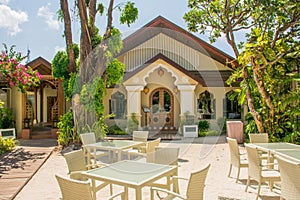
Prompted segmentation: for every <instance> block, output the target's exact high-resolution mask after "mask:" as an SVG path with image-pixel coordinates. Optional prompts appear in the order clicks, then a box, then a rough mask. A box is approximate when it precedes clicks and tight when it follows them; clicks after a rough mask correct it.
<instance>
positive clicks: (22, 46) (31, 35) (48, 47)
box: [0, 0, 233, 62]
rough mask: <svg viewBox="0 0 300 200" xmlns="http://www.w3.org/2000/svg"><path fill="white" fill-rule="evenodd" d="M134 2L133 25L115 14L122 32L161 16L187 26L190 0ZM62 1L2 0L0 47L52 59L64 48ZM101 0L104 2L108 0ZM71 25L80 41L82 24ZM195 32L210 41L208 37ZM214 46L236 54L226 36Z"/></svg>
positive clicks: (134, 28)
mask: <svg viewBox="0 0 300 200" xmlns="http://www.w3.org/2000/svg"><path fill="white" fill-rule="evenodd" d="M132 1H133V2H135V5H136V7H137V8H138V9H139V16H138V19H137V21H136V22H135V23H134V24H132V25H131V26H130V27H128V26H127V25H121V24H120V23H119V22H118V20H117V16H114V19H115V20H114V26H116V27H117V28H118V29H119V30H120V31H121V32H122V34H123V35H128V34H130V33H133V32H134V31H136V30H138V29H139V28H141V27H143V26H144V25H145V24H147V23H148V22H150V21H151V20H153V19H154V18H156V17H157V16H159V15H161V16H163V17H165V18H166V19H168V20H170V21H171V22H173V23H175V24H177V25H178V26H180V27H181V28H183V29H187V28H186V27H187V23H186V22H185V21H184V20H183V16H184V14H185V13H186V12H188V11H189V8H188V7H187V4H188V0H132ZM59 2H60V1H59V0H56V1H55V0H0V42H1V44H0V45H1V47H0V49H1V50H3V49H4V48H3V46H2V44H3V43H5V44H6V45H7V46H8V47H10V46H12V45H15V46H16V47H15V50H16V51H17V52H21V53H22V55H24V56H25V55H27V52H28V49H29V50H30V56H29V59H30V60H31V61H32V60H34V59H36V58H37V57H39V56H41V57H43V58H45V59H46V60H48V61H49V62H51V61H52V59H53V58H54V56H55V54H56V53H57V51H60V50H63V49H64V48H65V40H64V38H63V30H64V27H63V24H62V23H61V22H60V21H58V17H57V11H58V10H59V8H60V4H59ZM102 2H104V3H105V2H108V0H103V1H102ZM115 2H116V3H121V2H124V0H116V1H115ZM106 5H107V3H106ZM70 7H71V6H70ZM116 15H117V14H116ZM103 22H104V18H103V17H102V18H99V19H98V24H100V26H99V28H100V30H101V28H103V29H104V26H103V24H104V23H103ZM101 24H102V26H101ZM72 28H73V34H74V36H73V37H74V41H75V42H78V40H79V35H80V27H79V25H78V23H75V20H74V23H73V24H72ZM195 35H196V36H197V37H199V38H201V39H203V40H204V41H207V42H208V39H207V36H205V35H198V34H195ZM213 46H215V47H217V48H219V49H221V50H222V51H224V52H225V53H227V54H229V55H233V54H232V51H231V49H230V48H229V47H228V45H227V43H226V42H225V39H224V38H223V39H221V40H219V41H218V42H216V43H214V44H213Z"/></svg>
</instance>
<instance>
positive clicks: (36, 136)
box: [30, 131, 52, 139]
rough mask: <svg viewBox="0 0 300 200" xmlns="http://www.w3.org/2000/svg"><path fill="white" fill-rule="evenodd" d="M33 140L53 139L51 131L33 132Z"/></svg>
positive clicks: (31, 135)
mask: <svg viewBox="0 0 300 200" xmlns="http://www.w3.org/2000/svg"><path fill="white" fill-rule="evenodd" d="M30 137H31V139H50V138H52V135H51V131H39V132H31V134H30Z"/></svg>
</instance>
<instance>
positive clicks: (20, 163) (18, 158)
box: [0, 148, 47, 177]
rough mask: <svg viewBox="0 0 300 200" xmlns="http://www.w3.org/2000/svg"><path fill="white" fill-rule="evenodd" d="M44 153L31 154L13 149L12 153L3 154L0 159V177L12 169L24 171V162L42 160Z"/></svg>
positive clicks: (22, 149) (21, 149)
mask: <svg viewBox="0 0 300 200" xmlns="http://www.w3.org/2000/svg"><path fill="white" fill-rule="evenodd" d="M46 155H47V154H46V153H32V152H28V151H25V149H24V148H15V149H14V150H13V151H12V152H10V153H7V154H4V155H3V156H1V158H0V177H1V176H2V175H3V174H4V173H5V172H6V171H9V170H11V169H13V168H21V169H24V168H25V167H26V165H28V164H27V163H26V161H28V160H30V161H31V162H36V161H37V160H40V159H44V158H45V156H46Z"/></svg>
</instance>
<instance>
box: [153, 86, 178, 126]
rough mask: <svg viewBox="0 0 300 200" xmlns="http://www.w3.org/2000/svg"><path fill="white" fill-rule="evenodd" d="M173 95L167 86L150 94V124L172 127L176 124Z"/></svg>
mask: <svg viewBox="0 0 300 200" xmlns="http://www.w3.org/2000/svg"><path fill="white" fill-rule="evenodd" d="M173 109H174V106H173V95H172V93H171V92H170V90H168V89H166V88H158V89H156V90H154V91H153V92H152V93H151V95H150V126H156V127H170V126H173V124H174V114H173V113H174V110H173Z"/></svg>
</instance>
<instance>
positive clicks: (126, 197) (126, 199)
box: [124, 186, 128, 200]
mask: <svg viewBox="0 0 300 200" xmlns="http://www.w3.org/2000/svg"><path fill="white" fill-rule="evenodd" d="M124 193H125V197H124V198H125V200H128V187H126V186H125V187H124Z"/></svg>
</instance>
